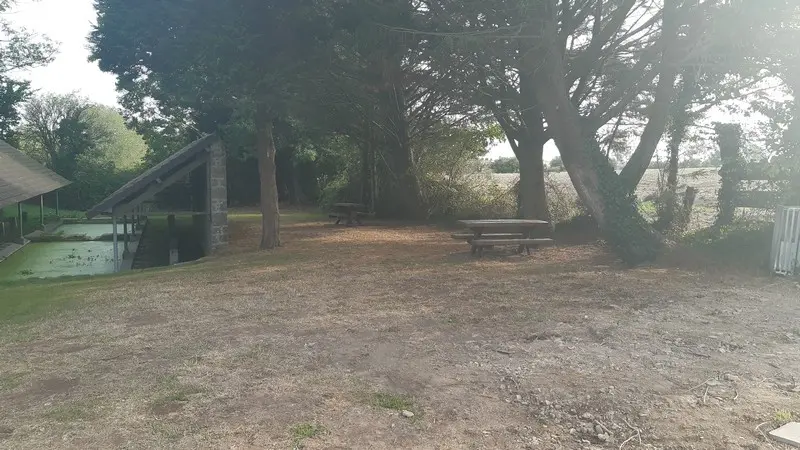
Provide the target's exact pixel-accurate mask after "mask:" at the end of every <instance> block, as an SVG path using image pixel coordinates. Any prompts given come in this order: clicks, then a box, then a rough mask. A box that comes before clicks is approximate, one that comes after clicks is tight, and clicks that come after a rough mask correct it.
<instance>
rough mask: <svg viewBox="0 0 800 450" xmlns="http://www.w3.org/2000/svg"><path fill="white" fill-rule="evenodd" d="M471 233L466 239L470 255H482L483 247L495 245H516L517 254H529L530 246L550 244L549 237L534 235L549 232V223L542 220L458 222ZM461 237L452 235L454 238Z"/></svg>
mask: <svg viewBox="0 0 800 450" xmlns="http://www.w3.org/2000/svg"><path fill="white" fill-rule="evenodd" d="M459 223H460V224H461V225H464V226H465V227H466V228H468V229H469V230H470V231H471V232H472V236H468V237H467V242H468V243H469V244H470V245H471V246H472V254H473V255H474V254H475V253H476V252H478V254H479V255H482V254H483V248H484V247H493V246H495V245H518V246H519V247H518V248H519V252H520V253H522V251H523V250H525V251H527V253H528V254H530V253H531V250H530V248H531V246H538V245H541V244H548V243H552V242H553V240H552V239H550V238H549V237H536V236H535V233H538V232H539V231H541V230H543V229H546V230H548V232H549V225H550V224H549V223H548V222H546V221H544V220H534V219H484V220H459ZM462 236H463V235H460V234H459V235H453V237H454V238H456V237H462Z"/></svg>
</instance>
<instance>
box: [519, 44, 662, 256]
mask: <svg viewBox="0 0 800 450" xmlns="http://www.w3.org/2000/svg"><path fill="white" fill-rule="evenodd" d="M547 31H549V32H550V33H552V35H551V36H553V40H552V41H551V42H550V43H547V42H536V43H537V44H540V47H539V49H540V50H543V51H531V53H530V56H529V59H531V60H532V61H530V63H531V64H537V65H538V70H537V71H536V75H537V76H536V89H535V90H536V97H537V100H538V104H539V105H541V107H542V109H543V112H544V116H545V118H546V119H547V124H548V129H549V131H550V133H551V134H552V135H553V136H554V139H555V141H556V145H557V146H558V149H559V151H560V153H561V156H562V159H563V161H564V166H565V168H566V169H567V172H568V173H569V176H570V179H571V180H572V183H573V185H574V186H575V190H576V191H577V192H578V195H579V197H580V199H581V200H582V201H583V203H584V205H585V206H586V208H587V209H588V210H589V212H590V213H591V215H592V217H593V218H594V219H595V221H596V222H597V224H598V226H599V227H600V229H601V230H602V231H603V233H604V235H605V236H606V238H607V239H608V242H609V244H611V246H612V248H613V249H614V250H615V251H616V252H617V254H618V255H619V256H620V257H621V258H622V259H623V260H624V261H625V262H626V263H629V264H637V263H641V262H644V261H647V260H652V259H654V258H655V257H656V256H657V255H658V252H659V250H660V249H661V246H662V243H661V240H660V239H659V237H658V236H657V235H656V234H655V232H654V231H653V229H652V228H651V227H650V226H649V224H648V223H647V221H646V220H645V219H644V218H643V217H642V216H641V215H640V214H639V212H638V210H637V208H636V206H635V201H634V198H633V197H632V195H631V194H630V193H629V192H628V191H626V189H625V187H624V186H623V185H622V183H621V182H620V180H619V178H618V176H617V175H616V173H615V172H614V169H613V167H611V165H610V164H609V163H608V161H607V160H606V159H605V157H604V156H603V154H602V152H601V151H600V146H599V144H598V143H597V139H596V138H595V137H594V136H593V135H590V133H587V132H586V131H585V130H584V129H583V125H582V121H581V117H580V115H579V113H578V111H577V109H576V108H575V106H574V105H573V104H572V102H571V101H570V99H569V96H568V92H567V86H566V83H565V74H564V65H563V59H562V56H561V53H560V52H559V51H558V50H557V48H556V47H555V45H554V42H556V40H555V36H556V33H555V32H554V31H553V30H552V29H551V30H547ZM547 31H546V32H547ZM534 58H536V59H535V60H534Z"/></svg>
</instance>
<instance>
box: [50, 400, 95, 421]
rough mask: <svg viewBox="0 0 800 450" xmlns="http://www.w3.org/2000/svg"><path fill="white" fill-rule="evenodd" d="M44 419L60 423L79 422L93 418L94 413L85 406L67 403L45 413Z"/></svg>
mask: <svg viewBox="0 0 800 450" xmlns="http://www.w3.org/2000/svg"><path fill="white" fill-rule="evenodd" d="M45 417H46V418H48V419H50V420H54V421H56V422H61V423H72V422H79V421H82V420H91V419H93V418H94V411H93V410H92V408H90V407H88V406H87V405H85V404H80V403H68V404H64V405H57V406H54V407H53V408H51V409H50V410H49V411H47V412H46V413H45Z"/></svg>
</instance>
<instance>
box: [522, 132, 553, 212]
mask: <svg viewBox="0 0 800 450" xmlns="http://www.w3.org/2000/svg"><path fill="white" fill-rule="evenodd" d="M543 152H544V147H543V146H542V145H538V144H536V143H530V144H529V143H527V142H520V145H519V147H518V150H517V151H516V155H517V160H518V161H519V215H520V217H521V218H523V219H538V220H546V221H548V222H549V221H550V208H549V206H548V204H547V191H546V189H545V182H544V163H543V161H542V155H543Z"/></svg>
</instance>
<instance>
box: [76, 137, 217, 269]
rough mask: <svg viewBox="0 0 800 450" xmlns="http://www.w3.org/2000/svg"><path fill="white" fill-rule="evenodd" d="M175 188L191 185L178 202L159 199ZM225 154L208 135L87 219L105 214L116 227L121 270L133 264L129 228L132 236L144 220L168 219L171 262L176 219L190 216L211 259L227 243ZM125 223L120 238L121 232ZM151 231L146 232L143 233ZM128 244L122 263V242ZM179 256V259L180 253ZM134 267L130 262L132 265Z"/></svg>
mask: <svg viewBox="0 0 800 450" xmlns="http://www.w3.org/2000/svg"><path fill="white" fill-rule="evenodd" d="M176 184H183V185H186V186H188V188H187V191H188V192H189V194H188V195H187V196H186V198H184V199H182V201H180V200H181V199H179V201H171V202H166V201H160V200H159V198H158V197H159V194H161V193H163V192H164V191H165V190H167V189H168V188H170V187H171V186H173V185H176ZM227 192H228V191H227V169H226V153H225V147H224V145H223V143H222V141H221V140H220V139H219V137H218V136H217V135H216V134H211V135H207V136H204V137H202V138H200V139H198V140H197V141H195V142H193V143H191V144H189V145H188V146H186V147H184V148H183V149H181V150H180V151H178V152H176V153H174V154H173V155H171V156H170V157H169V158H167V159H165V160H164V161H162V162H161V163H159V164H157V165H156V166H154V167H153V168H151V169H150V170H148V171H146V172H144V173H142V174H141V175H139V176H137V177H136V178H134V179H133V180H131V181H130V182H129V183H127V184H125V185H124V186H122V187H121V188H120V189H118V190H117V191H116V192H114V193H113V194H111V195H110V196H109V197H108V198H106V199H105V200H103V201H102V202H100V203H98V204H97V205H96V206H94V207H93V208H92V209H91V210H89V212H88V213H87V216H88V217H89V218H90V219H91V218H93V217H96V216H100V215H105V216H110V217H111V218H112V221H113V224H114V236H115V237H114V242H115V244H114V259H115V261H117V262H118V263H119V265H117V266H116V267H117V268H118V269H120V268H125V267H126V264H125V260H132V259H133V258H134V256H135V255H134V254H135V252H136V250H135V249H130V250H129V248H128V243H129V240H130V238H129V233H128V224H130V225H131V230H132V233H135V230H136V227H137V226H138V227H140V228H141V226H142V225H141V224H142V220H143V218H152V217H156V216H166V217H167V219H168V220H167V221H168V224H169V234H170V239H169V242H170V244H169V245H170V248H169V249H168V250H169V252H170V255H171V256H170V263H174V262H177V260H176V259H177V258H176V257H173V256H172V254H173V252H177V244H176V242H177V236H176V235H175V218H176V217H177V216H191V218H192V219H191V220H192V226H193V228H194V229H195V231H196V234H195V236H198V237H199V239H200V243H199V244H200V246H201V247H202V249H203V253H204V254H205V255H211V254H214V253H215V252H217V251H218V250H219V249H221V248H222V247H224V246H226V245H227V244H228V194H227ZM120 225H122V227H121V228H122V230H121V232H122V237H121V238H120V237H118V236H119V234H120V229H119V228H120V227H119V226H120ZM145 233H147V229H146V228H145V229H144V230H143V234H145ZM120 240H121V241H122V243H123V246H124V251H123V258H122V259H120V256H119V254H120V252H119V248H118V242H119V241H120ZM176 256H177V255H176ZM131 264H132V263H129V264H127V265H128V266H130V265H131Z"/></svg>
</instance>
